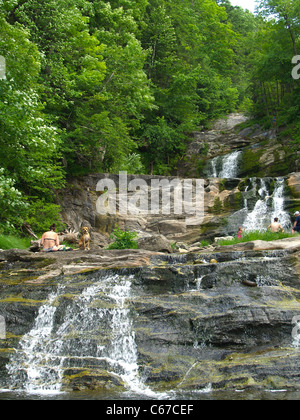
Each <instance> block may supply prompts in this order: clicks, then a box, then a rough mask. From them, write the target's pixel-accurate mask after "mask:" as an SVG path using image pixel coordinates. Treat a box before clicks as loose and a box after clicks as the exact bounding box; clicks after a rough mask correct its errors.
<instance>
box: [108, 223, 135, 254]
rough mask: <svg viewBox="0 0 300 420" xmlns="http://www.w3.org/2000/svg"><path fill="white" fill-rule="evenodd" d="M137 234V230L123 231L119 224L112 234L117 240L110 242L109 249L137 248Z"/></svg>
mask: <svg viewBox="0 0 300 420" xmlns="http://www.w3.org/2000/svg"><path fill="white" fill-rule="evenodd" d="M137 235H138V234H137V233H136V232H129V231H122V230H121V229H120V228H119V226H117V227H116V228H115V229H114V230H113V233H112V235H111V236H110V237H111V238H112V239H115V241H114V242H113V243H112V244H110V245H109V246H108V248H107V249H137V248H138V243H137V241H136V240H135V238H136V237H137Z"/></svg>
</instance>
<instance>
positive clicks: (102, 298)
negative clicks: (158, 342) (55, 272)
mask: <svg viewBox="0 0 300 420" xmlns="http://www.w3.org/2000/svg"><path fill="white" fill-rule="evenodd" d="M131 283H132V276H119V275H111V276H107V277H105V278H103V277H102V278H101V279H100V280H99V279H96V282H95V283H94V284H93V285H91V286H89V287H87V288H85V289H84V290H83V291H82V293H81V294H80V295H79V296H78V297H76V298H75V299H71V300H70V301H69V302H68V303H67V306H66V308H65V310H64V313H63V316H62V315H60V316H58V314H57V306H58V305H57V301H58V300H60V299H66V298H65V297H64V288H63V287H59V288H58V291H57V292H56V293H52V294H51V295H50V296H49V298H48V301H47V303H46V304H45V305H43V306H42V307H41V308H40V310H39V313H38V316H37V318H36V320H35V324H34V327H33V328H32V330H31V331H30V332H29V333H28V334H26V335H25V336H24V337H23V338H22V339H21V341H20V346H19V349H17V350H16V353H15V354H14V356H13V357H12V359H11V360H10V362H9V363H8V365H7V371H8V373H9V375H10V377H11V382H12V385H11V388H13V389H22V390H24V391H26V392H30V393H56V392H59V391H61V389H62V384H63V375H64V371H65V370H66V369H68V368H74V361H76V360H77V361H78V363H80V366H82V365H84V363H85V362H86V363H91V362H92V363H93V364H96V365H99V366H100V365H101V364H105V366H106V370H107V371H111V373H112V374H113V375H115V376H118V377H120V378H122V380H123V381H124V383H125V384H126V385H127V387H128V388H129V389H130V390H131V391H134V392H138V393H144V394H146V395H148V396H150V397H151V396H154V395H155V396H156V397H159V396H158V395H157V394H155V393H154V392H152V391H151V390H150V389H148V388H147V387H146V386H145V385H144V384H143V383H142V381H141V379H140V377H139V366H138V356H137V347H136V343H135V333H134V329H133V324H132V319H131V316H130V309H129V308H128V307H127V306H126V303H127V300H128V298H129V297H130V295H131ZM56 318H62V321H61V322H60V323H59V320H58V319H56Z"/></svg>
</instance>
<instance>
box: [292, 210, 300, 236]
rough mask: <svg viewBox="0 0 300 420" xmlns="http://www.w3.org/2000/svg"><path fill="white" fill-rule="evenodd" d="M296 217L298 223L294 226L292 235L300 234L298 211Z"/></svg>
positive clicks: (299, 215) (299, 214)
mask: <svg viewBox="0 0 300 420" xmlns="http://www.w3.org/2000/svg"><path fill="white" fill-rule="evenodd" d="M295 216H296V221H295V223H294V226H293V228H292V234H293V235H294V234H295V233H296V232H297V233H299V232H300V213H299V211H296V213H295Z"/></svg>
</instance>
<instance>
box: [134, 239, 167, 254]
mask: <svg viewBox="0 0 300 420" xmlns="http://www.w3.org/2000/svg"><path fill="white" fill-rule="evenodd" d="M138 247H139V249H146V250H148V251H155V252H167V253H172V252H173V251H172V248H171V245H170V242H169V241H168V239H167V238H166V237H165V236H163V235H151V236H148V237H144V238H141V239H138Z"/></svg>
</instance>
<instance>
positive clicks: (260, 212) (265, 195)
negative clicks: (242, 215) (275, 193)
mask: <svg viewBox="0 0 300 420" xmlns="http://www.w3.org/2000/svg"><path fill="white" fill-rule="evenodd" d="M260 184H261V185H260V188H259V190H258V195H259V199H258V200H257V202H256V204H255V206H254V209H253V210H252V211H251V212H249V213H248V214H247V216H246V220H245V221H244V224H243V228H244V230H246V231H255V230H260V231H261V230H264V229H265V228H266V227H268V226H269V224H270V223H271V221H270V214H269V203H268V202H269V200H270V197H269V192H268V190H267V186H266V181H265V180H264V179H261V180H260Z"/></svg>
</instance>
